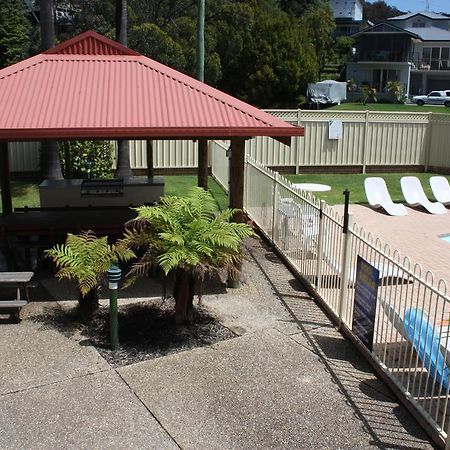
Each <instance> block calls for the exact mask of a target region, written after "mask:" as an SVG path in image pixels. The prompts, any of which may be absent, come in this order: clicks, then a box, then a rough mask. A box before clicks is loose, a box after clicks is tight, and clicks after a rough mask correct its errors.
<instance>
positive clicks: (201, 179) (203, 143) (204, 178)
mask: <svg viewBox="0 0 450 450" xmlns="http://www.w3.org/2000/svg"><path fill="white" fill-rule="evenodd" d="M198 186H200V187H202V188H203V189H208V141H207V140H206V139H199V140H198Z"/></svg>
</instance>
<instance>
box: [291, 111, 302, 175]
mask: <svg viewBox="0 0 450 450" xmlns="http://www.w3.org/2000/svg"><path fill="white" fill-rule="evenodd" d="M300 118H301V109H297V125H298V126H300ZM292 139H295V141H294V142H295V174H296V175H298V173H299V172H300V162H299V158H300V139H298V138H292Z"/></svg>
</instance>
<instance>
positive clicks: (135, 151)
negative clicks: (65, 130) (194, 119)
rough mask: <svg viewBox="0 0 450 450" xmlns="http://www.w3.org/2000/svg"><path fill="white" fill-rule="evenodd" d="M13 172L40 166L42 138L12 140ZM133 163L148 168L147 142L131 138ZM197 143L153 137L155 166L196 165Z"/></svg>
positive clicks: (134, 165) (141, 167) (135, 166)
mask: <svg viewBox="0 0 450 450" xmlns="http://www.w3.org/2000/svg"><path fill="white" fill-rule="evenodd" d="M9 148H10V160H11V171H12V172H35V171H37V170H39V148H40V143H39V142H13V143H10V145H9ZM130 163H131V167H132V168H133V169H146V168H147V142H146V141H130ZM197 165H198V163H197V143H196V142H194V141H188V140H184V141H177V140H167V141H154V142H153V166H154V167H155V168H157V169H171V168H179V167H182V168H196V167H197Z"/></svg>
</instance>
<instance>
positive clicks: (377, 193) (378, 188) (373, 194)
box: [364, 177, 408, 216]
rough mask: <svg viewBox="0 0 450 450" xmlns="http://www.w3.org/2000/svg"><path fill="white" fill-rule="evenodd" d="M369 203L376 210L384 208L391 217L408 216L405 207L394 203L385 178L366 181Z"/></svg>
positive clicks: (365, 187) (365, 186) (369, 178)
mask: <svg viewBox="0 0 450 450" xmlns="http://www.w3.org/2000/svg"><path fill="white" fill-rule="evenodd" d="M364 189H365V191H366V197H367V201H368V202H369V205H370V206H373V207H374V208H380V207H381V208H383V209H384V210H385V211H386V212H387V213H388V214H389V215H391V216H406V215H407V214H408V212H407V211H406V208H405V205H402V204H401V203H394V202H393V201H392V199H391V196H390V195H389V191H388V189H387V187H386V183H385V181H384V180H383V178H379V177H368V178H366V179H365V180H364Z"/></svg>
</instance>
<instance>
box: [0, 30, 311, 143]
mask: <svg viewBox="0 0 450 450" xmlns="http://www.w3.org/2000/svg"><path fill="white" fill-rule="evenodd" d="M0 98H1V99H2V107H1V108H0V140H4V141H5V140H9V141H12V140H43V139H89V138H92V139H96V138H97V139H101V138H112V139H114V138H117V139H120V138H127V139H131V138H136V139H138V138H143V139H146V138H149V139H151V138H173V139H182V138H200V137H208V138H213V137H221V138H227V137H251V136H272V137H275V138H277V139H279V140H282V141H284V142H286V143H288V142H289V141H290V136H302V135H303V132H304V130H303V128H301V127H295V126H292V125H290V124H288V123H286V122H284V121H282V120H280V119H277V118H275V117H273V116H271V115H270V114H268V113H265V112H264V111H261V110H259V109H257V108H255V107H253V106H251V105H249V104H247V103H244V102H242V101H240V100H238V99H236V98H234V97H232V96H230V95H227V94H225V93H223V92H221V91H219V90H217V89H214V88H212V87H211V86H208V85H207V84H205V83H202V82H200V81H198V80H195V79H193V78H191V77H189V76H187V75H185V74H182V73H180V72H178V71H176V70H174V69H171V68H169V67H167V66H165V65H163V64H160V63H158V62H156V61H154V60H152V59H150V58H147V57H145V56H143V55H140V54H139V53H136V52H134V51H133V50H130V49H128V48H126V47H124V46H122V45H120V44H118V43H117V42H115V41H111V40H110V39H107V38H105V37H103V36H101V35H99V34H97V33H95V32H93V31H88V32H85V33H83V34H81V35H79V36H77V37H75V38H73V39H70V40H69V41H67V42H64V43H62V44H60V45H58V46H57V47H54V48H52V49H50V50H48V51H46V52H44V53H41V54H38V55H36V56H34V57H31V58H29V59H26V60H24V61H21V62H19V63H17V64H14V65H12V66H9V67H7V68H5V69H2V70H0Z"/></svg>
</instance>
